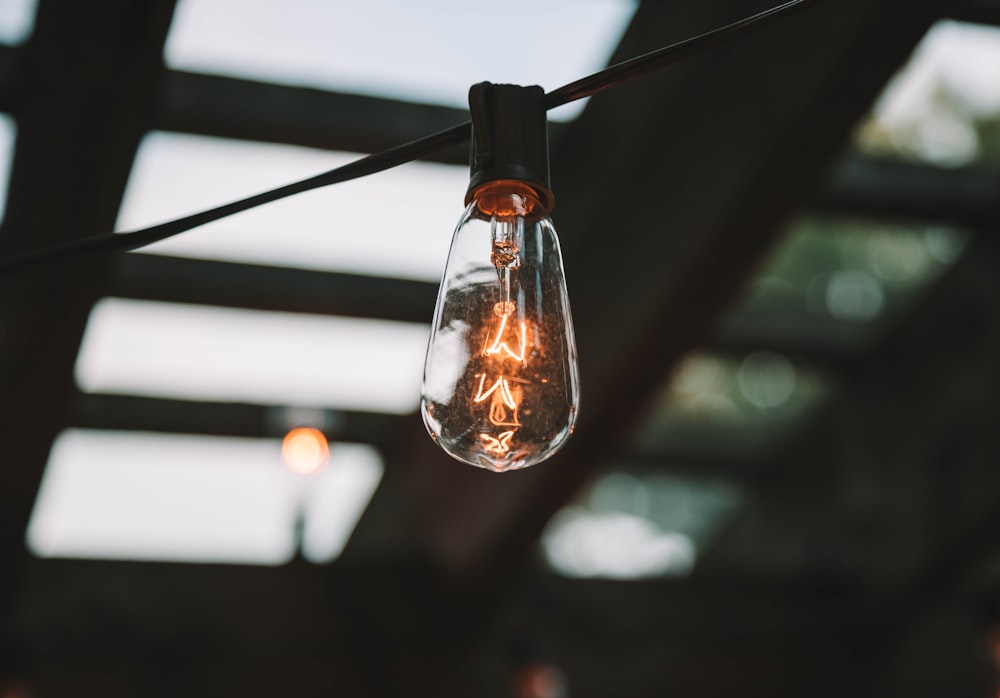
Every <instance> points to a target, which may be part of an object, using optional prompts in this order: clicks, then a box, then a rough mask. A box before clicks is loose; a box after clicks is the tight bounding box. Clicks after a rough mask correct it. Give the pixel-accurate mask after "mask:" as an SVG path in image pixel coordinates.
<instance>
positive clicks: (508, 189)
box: [472, 179, 541, 219]
mask: <svg viewBox="0 0 1000 698" xmlns="http://www.w3.org/2000/svg"><path fill="white" fill-rule="evenodd" d="M472 198H473V199H475V200H476V205H477V206H478V208H479V211H480V213H482V214H483V215H484V216H487V217H490V218H499V219H506V218H513V217H515V216H527V215H529V214H530V213H531V212H532V211H534V210H535V208H537V207H539V206H540V205H541V204H540V203H539V201H538V192H536V191H535V190H534V189H532V188H531V187H529V186H528V185H527V184H524V183H523V182H517V181H514V180H509V179H501V180H497V181H495V182H489V183H487V184H484V185H483V186H481V187H479V188H478V189H476V191H475V192H473V194H472Z"/></svg>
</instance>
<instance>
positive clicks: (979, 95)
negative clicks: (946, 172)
mask: <svg viewBox="0 0 1000 698" xmlns="http://www.w3.org/2000/svg"><path fill="white" fill-rule="evenodd" d="M998 74H1000V28H998V27H990V26H985V25H979V24H969V23H965V22H956V21H952V20H945V21H940V22H937V23H936V24H935V25H934V26H933V27H931V29H930V30H929V31H928V32H927V34H926V35H925V36H924V38H923V39H922V40H921V42H920V44H919V45H918V46H917V48H916V49H915V50H914V52H913V55H912V56H911V58H910V60H909V61H908V62H907V63H906V65H904V66H903V67H902V69H900V71H899V72H898V73H897V74H896V75H895V77H893V79H892V80H891V81H890V82H889V84H888V85H887V86H886V87H885V89H884V90H883V92H882V94H881V96H880V97H879V98H878V100H877V101H876V103H875V105H874V107H873V108H872V112H871V114H870V116H869V117H868V119H866V120H865V121H864V122H863V123H862V124H861V127H860V128H859V130H858V133H857V138H856V143H857V145H858V146H859V147H860V148H861V149H862V150H864V151H867V152H871V153H874V154H880V155H890V156H899V157H903V158H907V159H913V160H920V161H924V162H927V163H930V164H935V165H940V166H949V167H950V166H958V165H964V164H968V163H970V162H973V161H976V160H979V159H981V158H983V157H986V156H989V155H991V154H992V155H996V153H995V150H996V145H995V144H996V142H997V141H996V137H995V135H993V134H995V132H996V124H997V120H998V119H1000V89H997V75H998ZM991 150H992V151H994V152H992V153H991V152H990V151H991Z"/></svg>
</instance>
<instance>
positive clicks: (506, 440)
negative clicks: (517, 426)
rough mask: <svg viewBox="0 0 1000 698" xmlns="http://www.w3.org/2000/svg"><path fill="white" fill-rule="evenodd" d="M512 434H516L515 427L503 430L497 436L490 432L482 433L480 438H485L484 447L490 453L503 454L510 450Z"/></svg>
mask: <svg viewBox="0 0 1000 698" xmlns="http://www.w3.org/2000/svg"><path fill="white" fill-rule="evenodd" d="M512 436H514V430H513V429H511V430H510V431H505V432H501V434H500V435H499V436H498V437H497V438H493V437H492V436H490V435H489V434H480V435H479V438H480V439H482V440H483V448H485V449H486V450H487V451H489V452H490V453H496V454H497V455H500V456H502V455H503V454H505V453H507V451H509V450H510V439H511V437H512Z"/></svg>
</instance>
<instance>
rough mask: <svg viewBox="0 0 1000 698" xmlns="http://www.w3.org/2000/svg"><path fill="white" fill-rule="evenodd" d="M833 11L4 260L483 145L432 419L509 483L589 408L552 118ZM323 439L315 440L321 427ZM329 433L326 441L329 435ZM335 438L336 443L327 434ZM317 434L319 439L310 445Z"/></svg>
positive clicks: (456, 263)
mask: <svg viewBox="0 0 1000 698" xmlns="http://www.w3.org/2000/svg"><path fill="white" fill-rule="evenodd" d="M819 1H820V0H790V1H789V2H786V3H784V4H782V5H779V6H777V7H774V8H772V9H770V10H766V11H764V12H760V13H758V14H756V15H752V16H750V17H747V18H744V19H742V20H739V21H737V22H734V23H732V24H729V25H726V26H724V27H720V28H718V29H714V30H712V31H709V32H706V33H704V34H701V35H699V36H695V37H692V38H690V39H686V40H684V41H681V42H679V43H676V44H672V45H670V46H667V47H665V48H662V49H659V50H657V51H653V52H652V53H648V54H645V55H643V56H639V57H638V58H634V59H631V60H629V61H625V62H623V63H620V64H618V65H615V66H611V67H610V68H607V69H605V70H602V71H600V72H598V73H595V74H593V75H590V76H587V77H585V78H582V79H580V80H577V81H575V82H572V83H570V84H568V85H564V86H563V87H560V88H558V89H556V90H554V91H553V92H550V93H548V94H545V93H544V92H543V90H542V88H540V87H537V86H534V87H520V86H517V85H493V84H491V83H480V84H478V85H474V86H473V87H472V88H471V90H470V93H469V102H470V112H471V115H472V123H471V124H470V123H464V124H460V125H458V126H455V127H453V128H450V129H447V130H445V131H441V132H439V133H436V134H433V135H431V136H427V137H425V138H422V139H419V140H416V141H413V142H411V143H407V144H405V145H402V146H399V147H397V148H393V149H390V150H387V151H384V152H382V153H378V154H375V155H370V156H368V157H365V158H361V159H359V160H357V161H355V162H352V163H350V164H348V165H345V166H343V167H340V168H337V169H334V170H330V171H329V172H325V173H322V174H319V175H317V176H315V177H311V178H309V179H305V180H302V181H299V182H294V183H291V184H288V185H285V186H283V187H279V188H277V189H274V190H271V191H267V192H263V193H261V194H257V195H255V196H251V197H248V198H246V199H242V200H240V201H235V202H232V203H229V204H225V205H223V206H219V207H216V208H213V209H210V210H208V211H203V212H201V213H196V214H193V215H190V216H186V217H183V218H179V219H176V220H174V221H169V222H167V223H163V224H160V225H156V226H153V227H150V228H146V229H143V230H139V231H135V232H132V233H128V234H114V233H112V234H109V235H101V236H96V237H90V238H84V239H81V240H75V241H72V242H69V243H65V244H62V245H57V246H53V247H48V248H43V249H40V250H34V251H30V252H26V253H23V254H19V255H14V256H11V257H7V258H4V259H0V272H12V271H16V270H22V269H25V268H28V267H31V266H34V265H37V264H40V263H43V262H50V261H54V260H57V259H64V258H72V257H80V256H84V255H92V254H98V253H102V252H112V251H125V250H133V249H137V248H139V247H143V246H145V245H149V244H152V243H154V242H158V241H160V240H163V239H166V238H169V237H172V236H174V235H177V234H179V233H182V232H186V231H188V230H191V229H192V228H195V227H198V226H201V225H205V224H207V223H210V222H212V221H216V220H219V219H221V218H225V217H227V216H230V215H233V214H235V213H239V212H241V211H246V210H248V209H251V208H255V207H257V206H260V205H263V204H266V203H270V202H272V201H277V200H279V199H283V198H286V197H288V196H292V195H294V194H299V193H302V192H306V191H310V190H312V189H317V188H320V187H325V186H329V185H331V184H337V183H340V182H345V181H348V180H351V179H357V178H359V177H363V176H366V175H369V174H374V173H376V172H381V171H383V170H386V169H389V168H392V167H395V166H397V165H401V164H404V163H407V162H411V161H413V160H416V159H418V158H421V157H426V156H428V155H430V154H432V153H434V152H437V151H439V150H442V149H444V148H446V147H449V146H452V145H455V144H458V143H461V142H463V141H465V140H467V139H468V138H469V137H470V135H471V136H472V162H471V166H472V175H471V181H470V184H469V189H468V192H467V194H466V201H465V203H466V205H467V208H466V210H465V213H464V215H463V216H462V219H461V221H460V223H459V226H458V228H457V230H456V231H455V235H454V237H453V240H452V245H451V250H450V252H449V258H448V262H447V265H446V270H445V274H444V278H443V279H442V282H441V287H440V291H439V295H438V301H437V306H436V309H435V313H434V320H433V326H432V329H431V337H430V342H429V345H428V351H427V358H426V362H425V368H424V381H423V388H422V399H421V413H422V415H423V418H424V423H425V425H426V426H427V429H428V431H429V432H430V434H431V436H432V438H433V439H434V440H435V441H436V442H437V443H438V444H439V445H440V446H441V447H442V448H443V449H444V450H445V451H446V452H447V453H448V454H449V455H451V456H453V457H454V458H456V459H458V460H460V461H462V462H465V463H468V464H470V465H474V466H478V467H482V468H486V469H488V470H492V471H495V472H505V471H510V470H517V469H520V468H525V467H528V466H530V465H534V464H536V463H539V462H540V461H543V460H545V459H546V458H548V457H549V456H551V455H553V454H554V453H555V452H556V451H558V450H559V449H560V448H561V447H562V445H563V444H564V443H565V442H566V439H567V438H569V435H570V434H571V433H572V431H573V426H574V423H575V421H576V415H577V412H578V410H579V399H580V389H579V378H578V370H577V360H576V340H575V338H574V334H573V322H572V318H571V315H570V309H569V298H568V294H567V292H566V282H565V275H564V273H563V266H562V258H561V253H560V250H559V241H558V239H557V237H556V233H555V228H554V227H553V226H552V221H551V219H550V218H549V214H550V213H551V211H552V208H553V205H554V197H553V195H552V192H551V189H550V187H549V167H548V141H547V135H546V117H545V112H546V110H548V109H552V108H555V107H558V106H561V105H563V104H567V103H569V102H572V101H575V100H578V99H583V98H584V97H588V96H590V95H593V94H596V93H598V92H602V91H604V90H608V89H611V88H613V87H616V86H618V85H621V84H623V83H625V82H628V81H631V80H634V79H636V78H637V77H639V76H641V75H644V74H646V73H648V72H651V71H654V70H658V69H660V68H663V67H665V66H667V65H671V64H674V63H677V62H679V61H681V60H684V59H686V58H689V57H691V56H694V55H696V54H698V53H700V52H702V51H705V50H706V49H708V48H711V47H713V46H716V45H718V44H719V43H721V42H723V41H727V40H730V39H732V38H734V37H736V36H739V35H741V34H744V33H746V32H748V31H751V30H754V29H757V28H760V27H762V26H765V25H766V24H768V23H769V22H771V21H774V20H776V19H778V18H781V17H786V16H788V15H790V14H791V13H793V12H795V11H798V10H801V9H804V8H805V7H808V6H810V5H813V4H816V3H817V2H819ZM313 431H315V430H313ZM317 433H318V432H317ZM315 436H316V434H312V433H306V432H305V431H302V432H297V433H292V434H289V437H288V438H287V439H286V441H285V458H286V461H287V462H288V465H289V467H291V468H292V469H294V470H298V471H310V470H313V469H316V468H318V467H320V466H321V464H322V462H324V461H325V458H326V455H327V453H328V452H327V451H324V449H325V448H326V446H325V440H324V441H323V442H322V445H321V446H320V445H318V444H319V442H318V440H316V439H315ZM319 436H320V437H322V434H319ZM310 437H312V440H310Z"/></svg>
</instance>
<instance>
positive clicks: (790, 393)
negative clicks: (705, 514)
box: [633, 351, 828, 457]
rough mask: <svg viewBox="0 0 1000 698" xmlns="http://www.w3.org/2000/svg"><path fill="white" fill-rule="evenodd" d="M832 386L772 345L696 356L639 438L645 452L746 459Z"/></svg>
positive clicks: (670, 387)
mask: <svg viewBox="0 0 1000 698" xmlns="http://www.w3.org/2000/svg"><path fill="white" fill-rule="evenodd" d="M827 391H828V380H827V379H826V378H825V377H824V376H823V375H822V374H820V373H818V372H816V371H815V370H811V369H809V368H808V367H805V366H802V365H799V364H796V363H793V362H792V361H791V360H790V359H789V358H788V357H786V356H784V355H782V354H778V353H776V352H772V351H759V352H753V353H751V354H749V355H747V356H745V357H740V358H735V357H722V356H715V355H710V354H692V355H691V356H689V357H688V358H687V359H685V360H684V361H683V362H682V363H681V365H680V366H679V367H678V369H677V370H676V371H675V372H674V375H673V376H672V378H671V380H670V382H669V383H668V385H667V386H666V388H665V389H664V390H663V391H662V392H661V393H660V396H659V398H658V400H657V402H656V404H655V406H654V408H653V410H652V412H651V414H650V416H649V417H648V418H647V420H646V422H645V424H644V425H643V427H642V428H641V429H640V431H639V433H638V436H637V438H636V439H635V441H634V443H633V447H634V449H635V450H637V451H639V452H642V453H650V454H656V453H667V454H670V455H672V456H675V457H676V456H678V455H680V456H681V457H683V455H685V454H698V455H714V456H717V457H745V456H746V455H748V454H750V453H752V452H753V451H755V450H758V451H759V449H761V448H764V447H766V446H768V445H770V444H771V443H773V442H774V441H775V439H776V438H777V437H778V436H779V435H781V434H783V433H785V432H786V431H787V430H788V429H789V428H790V427H791V426H793V425H795V424H797V423H799V421H800V420H801V419H802V418H804V417H805V416H806V415H807V414H809V413H810V411H811V410H812V409H813V408H814V407H815V406H816V405H817V404H818V403H819V402H820V400H821V399H822V398H823V397H824V396H825V395H826V393H827Z"/></svg>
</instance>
